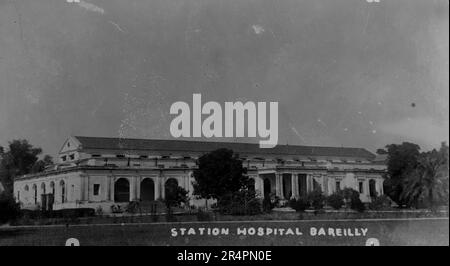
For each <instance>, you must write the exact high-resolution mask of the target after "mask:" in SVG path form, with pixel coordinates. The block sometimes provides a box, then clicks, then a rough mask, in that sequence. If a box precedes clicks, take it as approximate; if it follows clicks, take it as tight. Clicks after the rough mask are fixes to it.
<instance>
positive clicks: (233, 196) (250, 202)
mask: <svg viewBox="0 0 450 266" xmlns="http://www.w3.org/2000/svg"><path fill="white" fill-rule="evenodd" d="M217 206H218V209H219V212H220V213H221V214H231V215H255V214H259V213H261V212H262V206H261V202H260V200H259V199H257V198H256V194H255V192H254V191H251V190H241V191H238V192H234V193H228V194H227V195H225V196H223V197H222V198H221V199H220V200H219V201H218V202H217Z"/></svg>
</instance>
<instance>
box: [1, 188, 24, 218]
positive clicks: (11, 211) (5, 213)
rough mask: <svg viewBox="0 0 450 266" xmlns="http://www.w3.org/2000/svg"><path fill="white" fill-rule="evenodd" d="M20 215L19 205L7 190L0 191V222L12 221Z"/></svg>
mask: <svg viewBox="0 0 450 266" xmlns="http://www.w3.org/2000/svg"><path fill="white" fill-rule="evenodd" d="M19 215H20V205H19V204H18V203H16V201H15V200H14V197H13V196H12V195H11V194H10V193H7V192H2V193H0V224H4V223H7V222H9V221H13V220H15V219H16V218H18V217H19Z"/></svg>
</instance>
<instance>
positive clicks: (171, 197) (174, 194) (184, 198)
mask: <svg viewBox="0 0 450 266" xmlns="http://www.w3.org/2000/svg"><path fill="white" fill-rule="evenodd" d="M188 200H189V198H188V192H187V191H186V190H185V189H184V188H182V187H180V186H178V185H176V186H175V185H167V186H166V199H165V200H164V201H165V203H166V207H167V208H171V207H178V206H180V205H181V203H186V202H188Z"/></svg>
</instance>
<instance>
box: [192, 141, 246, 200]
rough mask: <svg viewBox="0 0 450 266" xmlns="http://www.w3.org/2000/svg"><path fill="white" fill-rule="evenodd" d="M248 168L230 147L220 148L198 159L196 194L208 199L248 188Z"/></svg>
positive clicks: (195, 183) (195, 173) (195, 174)
mask: <svg viewBox="0 0 450 266" xmlns="http://www.w3.org/2000/svg"><path fill="white" fill-rule="evenodd" d="M246 173H247V170H246V169H245V168H244V167H243V166H242V161H241V160H240V159H239V156H238V155H237V154H235V153H233V151H232V150H229V149H218V150H215V151H212V152H210V153H206V154H204V155H203V156H201V157H200V158H199V159H198V169H196V170H195V171H194V178H195V182H194V184H193V186H194V195H198V196H201V197H202V198H206V199H211V198H214V199H220V198H221V197H222V196H224V195H226V194H228V193H233V192H237V191H239V190H240V189H243V188H246V187H247V185H248V177H247V176H246V175H245V174H246Z"/></svg>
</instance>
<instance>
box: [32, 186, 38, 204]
mask: <svg viewBox="0 0 450 266" xmlns="http://www.w3.org/2000/svg"><path fill="white" fill-rule="evenodd" d="M33 198H34V204H37V186H36V184H34V185H33Z"/></svg>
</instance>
